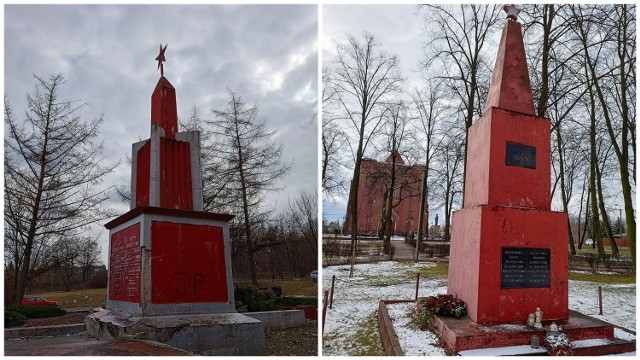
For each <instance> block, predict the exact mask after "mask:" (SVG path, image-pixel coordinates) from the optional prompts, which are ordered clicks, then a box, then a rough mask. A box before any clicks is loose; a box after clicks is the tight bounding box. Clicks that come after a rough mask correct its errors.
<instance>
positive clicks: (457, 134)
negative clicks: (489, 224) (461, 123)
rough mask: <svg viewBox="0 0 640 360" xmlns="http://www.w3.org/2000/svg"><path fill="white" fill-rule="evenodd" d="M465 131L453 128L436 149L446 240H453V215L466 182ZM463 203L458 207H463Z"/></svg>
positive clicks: (436, 170) (438, 183)
mask: <svg viewBox="0 0 640 360" xmlns="http://www.w3.org/2000/svg"><path fill="white" fill-rule="evenodd" d="M464 136H465V134H464V130H461V129H459V128H456V127H455V126H452V127H451V128H449V131H447V133H446V134H444V137H443V138H442V141H440V142H439V143H438V146H437V148H436V154H435V156H436V158H435V159H434V160H435V161H436V164H437V165H436V167H435V169H434V172H435V179H434V187H437V188H438V189H439V191H437V193H439V194H442V200H441V201H442V203H443V204H444V231H443V232H444V240H445V241H450V240H451V213H452V211H453V208H454V205H455V204H458V202H459V201H460V198H461V196H462V191H463V190H462V184H463V180H464V175H463V173H462V172H463V165H462V163H464V159H465V153H464V148H463V146H464V142H463V137H464ZM461 205H462V204H461V201H460V203H459V204H458V206H461Z"/></svg>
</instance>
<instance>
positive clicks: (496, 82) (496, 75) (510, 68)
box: [484, 21, 535, 115]
mask: <svg viewBox="0 0 640 360" xmlns="http://www.w3.org/2000/svg"><path fill="white" fill-rule="evenodd" d="M491 107H499V108H503V109H507V110H512V111H516V112H520V113H523V114H529V115H535V111H534V107H533V96H532V95H531V82H530V81H529V71H528V69H527V58H526V56H525V52H524V42H523V40H522V30H521V26H520V23H518V22H516V21H507V22H506V24H505V27H504V28H503V29H502V37H501V38H500V45H499V47H498V55H497V57H496V63H495V66H494V68H493V74H492V77H491V87H490V88H489V94H488V95H487V102H486V104H485V108H484V109H485V112H486V111H487V110H488V109H490V108H491Z"/></svg>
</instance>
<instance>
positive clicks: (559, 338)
mask: <svg viewBox="0 0 640 360" xmlns="http://www.w3.org/2000/svg"><path fill="white" fill-rule="evenodd" d="M544 347H545V348H546V349H547V353H549V355H551V356H571V355H573V345H572V344H571V341H569V337H567V335H566V334H564V333H557V334H549V333H547V335H546V336H545V337H544Z"/></svg>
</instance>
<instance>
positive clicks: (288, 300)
mask: <svg viewBox="0 0 640 360" xmlns="http://www.w3.org/2000/svg"><path fill="white" fill-rule="evenodd" d="M276 305H277V306H278V307H279V308H281V309H285V308H294V307H296V306H298V305H311V306H318V299H317V298H305V297H289V296H283V297H281V298H280V299H277V300H276Z"/></svg>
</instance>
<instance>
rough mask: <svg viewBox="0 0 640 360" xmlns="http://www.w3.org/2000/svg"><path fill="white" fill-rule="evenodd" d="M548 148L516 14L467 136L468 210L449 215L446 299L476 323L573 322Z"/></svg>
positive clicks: (562, 220)
mask: <svg viewBox="0 0 640 360" xmlns="http://www.w3.org/2000/svg"><path fill="white" fill-rule="evenodd" d="M506 10H508V9H506ZM550 143H551V141H550V121H549V119H546V118H543V117H539V116H536V114H535V111H534V107H533V97H532V95H531V85H530V82H529V74H528V71H527V62H526V57H525V52H524V44H523V40H522V32H521V28H520V24H519V23H518V22H517V21H516V18H515V14H513V10H512V13H508V19H507V21H506V25H505V27H504V29H503V31H502V38H501V39H500V45H499V48H498V55H497V58H496V62H495V67H494V70H493V76H492V79H491V86H490V89H489V95H488V98H487V103H486V105H485V112H484V115H483V116H482V117H481V118H480V119H479V120H478V121H476V123H475V124H473V125H472V126H471V128H469V141H468V149H467V159H466V161H467V172H466V176H465V192H464V208H463V209H462V210H459V211H457V212H455V213H454V215H453V231H452V236H451V255H450V263H449V284H448V292H449V293H451V294H455V295H457V296H458V297H459V298H461V299H462V300H464V301H465V302H466V303H467V305H468V312H469V317H470V318H471V319H472V320H473V321H475V322H477V323H480V324H497V323H510V322H521V323H524V322H526V320H527V316H528V315H529V314H530V313H533V312H535V310H536V308H540V309H541V310H542V311H543V313H544V319H545V320H552V319H553V320H562V319H567V318H568V316H569V309H568V264H567V262H568V257H567V253H568V245H567V214H566V213H564V212H555V211H551V210H550V203H551V198H550V189H551V184H550V182H551V180H550V179H551V170H550V169H551V165H550V160H551V156H550Z"/></svg>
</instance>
